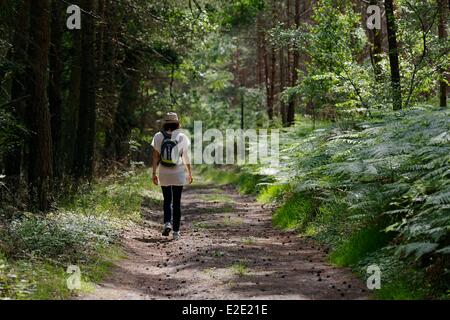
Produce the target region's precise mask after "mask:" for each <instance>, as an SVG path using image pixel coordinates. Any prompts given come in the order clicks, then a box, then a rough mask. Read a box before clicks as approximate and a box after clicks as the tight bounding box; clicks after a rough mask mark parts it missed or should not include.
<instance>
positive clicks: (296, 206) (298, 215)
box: [272, 193, 315, 230]
mask: <svg viewBox="0 0 450 320" xmlns="http://www.w3.org/2000/svg"><path fill="white" fill-rule="evenodd" d="M314 212H315V207H314V203H313V200H312V199H311V197H307V196H305V195H303V194H301V193H295V194H293V195H291V196H290V197H288V198H287V200H286V202H284V203H283V205H282V206H281V207H280V208H278V209H277V210H276V212H275V214H274V216H273V219H272V221H273V224H274V225H275V226H276V227H279V228H287V229H293V228H299V229H300V230H303V228H304V227H305V226H306V225H307V223H308V222H309V221H310V220H311V218H312V215H313V214H314Z"/></svg>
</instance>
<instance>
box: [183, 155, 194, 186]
mask: <svg viewBox="0 0 450 320" xmlns="http://www.w3.org/2000/svg"><path fill="white" fill-rule="evenodd" d="M183 162H184V165H185V167H186V170H187V172H188V182H189V184H191V183H192V181H193V180H194V179H193V178H192V166H191V160H190V159H189V154H188V153H187V152H186V153H185V154H183Z"/></svg>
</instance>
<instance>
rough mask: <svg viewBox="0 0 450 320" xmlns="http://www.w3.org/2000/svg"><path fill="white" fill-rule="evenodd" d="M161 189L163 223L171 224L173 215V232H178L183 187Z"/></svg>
mask: <svg viewBox="0 0 450 320" xmlns="http://www.w3.org/2000/svg"><path fill="white" fill-rule="evenodd" d="M161 189H162V192H163V197H164V223H167V222H171V220H172V213H173V231H180V220H181V193H182V192H183V186H167V187H161ZM172 209H173V212H172Z"/></svg>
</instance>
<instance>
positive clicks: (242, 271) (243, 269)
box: [230, 262, 248, 277]
mask: <svg viewBox="0 0 450 320" xmlns="http://www.w3.org/2000/svg"><path fill="white" fill-rule="evenodd" d="M230 268H231V271H232V272H233V274H235V275H237V276H239V277H243V276H245V275H246V274H248V268H247V265H246V264H245V263H244V262H236V263H234V264H233V265H231V267H230Z"/></svg>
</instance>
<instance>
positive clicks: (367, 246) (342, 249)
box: [330, 226, 390, 266]
mask: <svg viewBox="0 0 450 320" xmlns="http://www.w3.org/2000/svg"><path fill="white" fill-rule="evenodd" d="M389 240H390V237H389V235H388V234H386V233H384V232H382V231H380V230H378V229H377V228H376V226H370V227H368V228H365V229H362V230H360V231H357V232H356V233H354V234H353V235H352V236H351V237H350V238H349V239H348V240H347V241H345V242H344V243H342V244H341V245H340V246H339V247H338V248H337V249H336V250H335V251H334V252H333V253H332V254H331V256H330V258H331V261H332V262H333V263H335V264H336V265H338V266H354V265H356V264H357V263H358V262H359V261H360V260H361V259H363V258H364V257H366V256H367V255H368V254H370V253H372V252H374V251H376V250H378V249H381V248H382V247H384V246H386V245H387V244H388V242H389Z"/></svg>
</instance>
